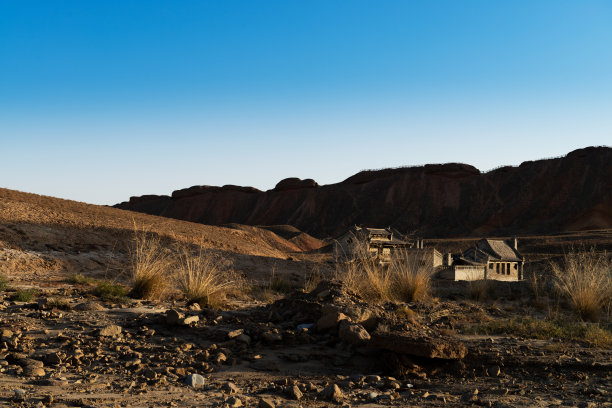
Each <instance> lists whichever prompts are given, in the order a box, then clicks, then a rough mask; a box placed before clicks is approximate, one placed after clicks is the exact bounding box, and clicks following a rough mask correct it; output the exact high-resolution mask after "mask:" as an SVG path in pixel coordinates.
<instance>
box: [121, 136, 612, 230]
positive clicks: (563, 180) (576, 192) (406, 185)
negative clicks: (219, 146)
mask: <svg viewBox="0 0 612 408" xmlns="http://www.w3.org/2000/svg"><path fill="white" fill-rule="evenodd" d="M116 207H118V208H123V209H129V210H134V211H140V212H144V213H148V214H155V215H161V216H164V217H170V218H176V219H183V220H189V221H194V222H199V223H204V224H213V225H220V224H226V223H240V224H248V225H278V224H290V225H293V226H295V227H297V228H299V229H300V230H302V231H305V232H307V233H310V234H313V235H315V236H320V237H328V236H335V235H337V234H340V233H342V232H343V231H344V230H345V229H346V228H347V227H349V226H351V225H353V224H364V225H374V226H388V225H391V226H394V227H395V228H397V229H399V230H401V231H405V232H414V233H418V234H420V235H422V236H426V237H434V236H437V237H450V236H478V235H509V234H521V235H524V234H540V233H544V234H546V233H552V232H561V231H568V230H587V229H599V228H611V227H612V148H608V147H589V148H585V149H580V150H576V151H573V152H571V153H569V154H568V155H567V156H565V157H562V158H555V159H546V160H538V161H528V162H524V163H522V164H521V165H520V166H518V167H510V166H508V167H501V168H498V169H496V170H493V171H489V172H487V173H481V172H480V171H479V170H478V169H476V168H475V167H473V166H470V165H467V164H459V163H449V164H433V165H425V166H419V167H408V168H397V169H385V170H376V171H362V172H360V173H358V174H356V175H354V176H352V177H349V178H348V179H346V180H344V181H342V182H340V183H337V184H331V185H325V186H319V185H318V184H317V183H316V182H314V181H313V180H310V179H308V180H299V179H295V178H291V179H285V180H283V181H281V182H280V183H279V184H278V185H277V186H276V188H274V189H273V190H269V191H259V190H257V189H255V188H252V187H239V186H231V185H228V186H223V187H211V186H194V187H191V188H187V189H184V190H178V191H174V192H173V193H172V195H171V196H155V195H149V196H142V197H132V198H130V200H129V201H128V202H124V203H121V204H117V205H116Z"/></svg>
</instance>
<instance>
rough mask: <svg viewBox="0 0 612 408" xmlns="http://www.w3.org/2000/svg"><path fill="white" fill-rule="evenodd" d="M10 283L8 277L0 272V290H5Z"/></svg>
mask: <svg viewBox="0 0 612 408" xmlns="http://www.w3.org/2000/svg"><path fill="white" fill-rule="evenodd" d="M10 285H11V281H10V279H9V278H8V276H6V275H5V274H3V273H0V291H4V290H7V289H8V288H9V286H10Z"/></svg>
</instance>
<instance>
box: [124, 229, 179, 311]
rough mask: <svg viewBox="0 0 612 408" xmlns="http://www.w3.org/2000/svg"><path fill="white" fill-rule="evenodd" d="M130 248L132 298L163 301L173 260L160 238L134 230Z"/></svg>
mask: <svg viewBox="0 0 612 408" xmlns="http://www.w3.org/2000/svg"><path fill="white" fill-rule="evenodd" d="M134 230H135V234H134V240H133V246H132V247H131V248H130V275H131V276H130V277H131V279H132V290H131V291H130V296H132V297H135V298H139V299H161V298H163V297H164V295H165V294H166V293H167V291H168V288H169V285H168V283H169V279H168V276H169V271H170V268H171V266H172V260H171V258H170V256H169V255H168V252H167V251H166V250H165V248H164V247H163V246H162V244H161V242H160V238H159V236H154V235H152V234H150V233H147V232H146V231H141V230H140V231H139V230H138V229H137V228H136V227H135V228H134Z"/></svg>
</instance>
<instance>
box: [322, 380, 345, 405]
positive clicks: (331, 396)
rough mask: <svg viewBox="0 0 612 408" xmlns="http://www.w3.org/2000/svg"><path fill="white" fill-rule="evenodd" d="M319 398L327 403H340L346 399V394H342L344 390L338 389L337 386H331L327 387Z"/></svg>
mask: <svg viewBox="0 0 612 408" xmlns="http://www.w3.org/2000/svg"><path fill="white" fill-rule="evenodd" d="M319 397H320V398H321V399H323V400H326V401H332V402H335V403H339V402H340V401H341V400H342V399H343V398H344V394H343V393H342V390H340V387H338V386H337V385H336V384H331V385H328V386H327V387H325V388H324V389H323V391H321V392H320V393H319Z"/></svg>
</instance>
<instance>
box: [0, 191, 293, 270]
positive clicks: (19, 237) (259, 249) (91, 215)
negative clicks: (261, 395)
mask: <svg viewBox="0 0 612 408" xmlns="http://www.w3.org/2000/svg"><path fill="white" fill-rule="evenodd" d="M134 225H136V226H137V227H138V228H145V229H146V230H149V231H151V232H153V233H156V234H159V235H160V236H161V237H163V238H164V239H165V240H166V241H167V242H168V243H172V242H185V243H197V244H200V245H201V246H202V247H204V248H209V249H213V250H218V251H222V252H223V253H225V254H227V255H226V257H229V258H232V259H249V260H252V259H255V260H267V261H265V262H268V263H269V262H281V261H283V260H285V259H287V258H288V257H289V256H290V254H293V253H294V252H297V251H301V248H302V247H304V246H303V245H302V246H300V245H296V244H295V243H294V242H292V241H290V240H287V239H285V238H283V237H280V236H278V235H276V234H275V233H274V232H272V231H268V230H265V229H261V228H257V227H250V226H237V227H234V228H226V227H215V226H209V225H202V224H196V223H191V222H185V221H179V220H174V219H169V218H163V217H156V216H151V215H146V214H142V213H136V212H131V211H125V210H120V209H116V208H111V207H105V206H97V205H91V204H85V203H80V202H75V201H69V200H62V199H57V198H53V197H46V196H40V195H36V194H28V193H22V192H18V191H13V190H7V189H1V188H0V272H2V273H5V274H8V275H9V276H11V277H12V278H16V277H19V278H20V279H22V280H25V281H33V282H34V281H38V280H40V279H41V277H42V276H43V275H44V278H45V279H44V280H46V281H47V280H53V279H62V277H65V275H66V273H75V272H87V273H89V274H92V273H93V274H96V273H97V274H99V275H104V274H107V273H109V270H112V269H114V268H120V267H122V266H123V265H125V263H126V261H127V254H128V244H129V243H130V241H131V240H132V239H133V236H134ZM274 260H277V261H274ZM250 262H251V263H252V262H255V261H250ZM260 263H262V262H260Z"/></svg>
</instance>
